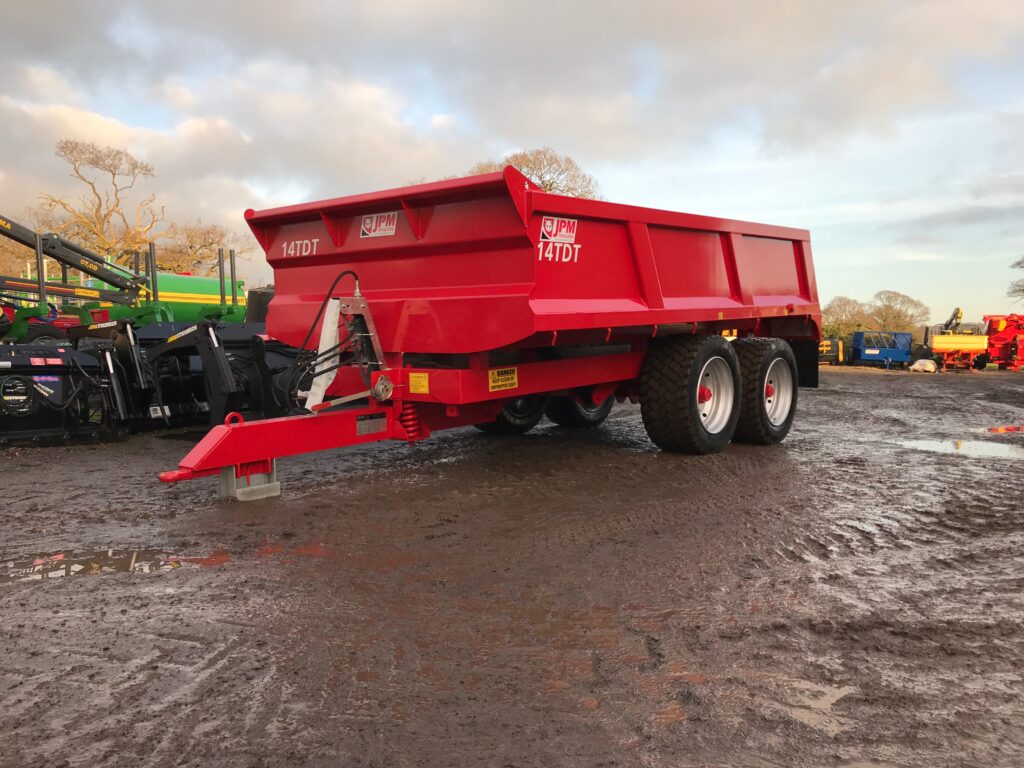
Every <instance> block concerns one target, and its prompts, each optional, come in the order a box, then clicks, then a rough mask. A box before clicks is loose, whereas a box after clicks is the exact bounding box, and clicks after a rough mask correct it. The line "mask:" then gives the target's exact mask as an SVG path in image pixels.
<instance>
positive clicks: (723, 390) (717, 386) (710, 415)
mask: <svg viewBox="0 0 1024 768" xmlns="http://www.w3.org/2000/svg"><path fill="white" fill-rule="evenodd" d="M735 402H736V388H735V386H734V383H733V380H732V368H730V367H729V364H728V363H727V362H725V358H722V357H712V358H711V359H710V360H708V361H707V362H706V363H704V367H703V368H701V369H700V377H699V378H698V379H697V413H698V414H700V423H701V424H702V425H703V426H704V430H705V431H706V432H707V433H708V434H711V435H717V434H718V433H719V432H721V431H722V430H723V429H725V427H726V425H728V423H729V419H730V418H731V417H732V409H733V405H734V404H735Z"/></svg>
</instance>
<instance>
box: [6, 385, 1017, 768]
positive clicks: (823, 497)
mask: <svg viewBox="0 0 1024 768" xmlns="http://www.w3.org/2000/svg"><path fill="white" fill-rule="evenodd" d="M1014 422H1017V423H1019V422H1024V376H1020V375H1014V374H999V373H994V372H993V373H983V374H973V375H972V374H945V375H940V376H928V375H912V374H903V373H883V372H863V371H861V372H858V371H850V370H843V371H835V370H826V371H824V373H823V386H822V388H821V389H820V390H818V391H807V390H804V391H802V393H801V399H800V405H799V416H798V420H797V426H796V427H795V429H794V431H793V433H792V435H791V436H790V439H789V440H788V441H787V442H786V443H785V444H784V445H782V446H778V447H773V448H757V447H748V446H732V447H731V448H730V449H729V450H728V451H727V452H726V453H724V454H722V455H717V456H710V457H687V456H676V455H668V454H662V453H659V452H658V451H656V450H655V449H654V448H653V447H652V446H651V444H650V443H649V442H648V440H647V438H646V437H645V435H644V432H643V428H642V426H641V424H640V419H639V414H638V413H637V410H636V409H635V408H632V407H625V408H619V409H617V410H616V411H615V412H613V415H612V419H611V420H610V421H609V422H608V423H607V424H606V425H605V427H604V428H603V429H601V430H600V431H598V432H593V433H573V432H570V431H567V430H563V429H560V428H556V427H554V426H551V425H546V426H544V427H542V428H539V429H538V430H536V431H535V432H534V433H531V434H530V435H527V436H525V437H522V438H496V437H493V436H488V435H484V434H482V433H479V432H477V431H476V430H473V429H466V430H458V431H455V432H451V433H442V434H439V435H437V436H435V437H434V438H432V439H431V440H430V441H428V442H426V443H424V444H421V445H418V446H415V447H407V446H403V445H397V444H395V445H387V446H376V447H366V448H360V449H355V450H349V451H347V452H334V453H331V454H324V455H320V456H317V457H315V458H306V459H295V460H290V461H284V462H282V463H281V471H280V474H281V479H282V480H283V482H284V485H285V495H284V496H283V497H282V498H280V499H274V500H266V501H260V502H254V503H249V504H238V503H226V502H217V501H216V500H215V499H214V498H213V493H214V481H213V480H209V481H201V482H196V483H191V484H183V485H181V486H175V487H161V486H160V485H159V484H158V483H157V482H156V481H155V475H156V473H157V472H158V471H159V470H161V469H167V468H170V467H172V466H174V465H175V464H176V461H177V459H178V458H179V457H180V456H181V455H182V454H183V453H184V452H185V451H186V449H187V448H188V442H187V439H188V436H187V435H186V436H183V435H181V434H163V435H160V434H150V435H142V436H136V437H133V438H132V439H130V440H129V441H128V442H125V443H122V444H118V445H105V446H94V447H86V448H78V449H71V448H50V449H33V450H6V451H3V452H0V461H2V466H3V469H2V473H3V474H2V475H0V483H2V486H3V494H2V501H3V503H2V506H0V765H2V766H31V765H44V764H45V765H47V766H59V765H73V766H79V765H82V766H96V765H116V766H120V765H140V766H148V765H153V766H157V765H159V766H166V765H179V764H181V765H197V766H198V765H202V766H210V765H224V766H305V765H324V766H340V765H345V766H348V765H352V766H449V765H450V766H559V765H580V766H598V765H600V766H672V767H673V768H674V767H676V766H769V765H772V766H775V765H777V766H833V765H835V766H986V767H991V766H1020V765H1022V764H1024V681H1022V676H1024V624H1022V620H1024V590H1022V587H1024V515H1022V509H1024V504H1022V501H1021V500H1022V496H1024V472H1022V471H1021V468H1022V457H1024V450H1021V449H1019V448H1018V446H1024V437H1022V436H1020V435H1012V434H1010V435H998V436H990V435H988V434H986V433H985V432H984V429H985V428H986V427H988V426H990V425H995V424H1003V423H1014ZM958 440H963V441H966V442H963V443H957V442H955V441H958ZM919 441H920V442H919ZM972 441H973V442H972Z"/></svg>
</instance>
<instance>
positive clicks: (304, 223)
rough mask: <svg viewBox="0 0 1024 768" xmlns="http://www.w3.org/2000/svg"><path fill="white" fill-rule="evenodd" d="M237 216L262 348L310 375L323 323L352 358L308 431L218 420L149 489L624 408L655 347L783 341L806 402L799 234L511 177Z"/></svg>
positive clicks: (811, 355) (806, 244)
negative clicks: (575, 404) (258, 296)
mask: <svg viewBox="0 0 1024 768" xmlns="http://www.w3.org/2000/svg"><path fill="white" fill-rule="evenodd" d="M245 217H246V220H247V222H248V223H249V226H250V227H251V229H252V231H253V233H254V235H255V236H256V238H257V240H258V241H259V242H260V244H261V246H262V247H263V249H264V250H265V252H266V254H267V260H268V262H269V263H270V264H271V266H272V267H273V268H274V277H275V295H274V298H273V300H272V302H271V304H270V308H269V314H268V317H267V332H268V334H269V335H270V336H271V337H273V338H274V339H278V340H280V341H282V342H284V343H286V344H289V345H292V346H294V347H298V348H300V349H305V350H313V349H319V351H320V353H321V357H323V355H326V354H327V353H329V352H330V351H331V346H330V344H331V342H333V343H334V344H335V347H337V346H338V345H339V344H341V343H343V341H344V340H345V339H346V335H345V329H344V327H343V330H342V331H341V332H340V334H339V332H338V329H337V327H334V328H332V327H330V326H331V325H335V326H337V323H338V319H337V318H338V316H339V314H340V316H341V317H342V318H348V319H349V320H351V319H352V318H361V320H360V324H359V325H358V327H357V331H358V332H357V333H355V335H356V336H359V337H361V338H362V337H365V339H367V340H368V341H367V343H366V346H365V347H364V351H367V352H368V353H369V354H368V356H367V358H366V359H364V360H363V362H364V364H363V365H340V367H337V366H335V367H337V370H336V371H331V374H330V376H331V380H330V382H329V384H328V385H327V386H326V387H325V388H324V390H325V391H324V392H323V396H324V405H322V406H320V407H318V411H319V412H318V413H317V414H316V415H312V414H308V413H307V414H305V415H298V416H292V417H284V418H279V419H271V420H267V421H262V422H258V423H239V421H238V419H233V420H232V423H231V424H227V425H223V426H219V427H215V428H214V429H213V430H212V431H211V433H210V434H209V435H208V436H207V437H206V438H205V439H204V440H203V441H202V442H201V443H200V444H199V445H198V446H196V448H195V449H194V450H193V451H192V452H191V453H190V454H189V456H187V457H186V458H185V459H184V460H183V461H182V463H181V465H180V467H179V469H178V470H175V471H173V472H168V473H164V475H163V476H162V479H164V480H165V481H174V480H182V479H188V478H191V477H199V476H203V475H210V474H215V473H217V472H220V471H221V470H222V469H224V468H227V469H228V470H229V472H230V473H233V474H234V478H235V479H236V480H237V479H238V478H244V477H249V476H250V475H252V474H259V475H261V476H269V475H270V474H271V473H270V472H269V467H270V463H272V461H273V459H276V458H278V457H281V456H286V455H292V454H295V453H302V452H308V451H311V450H321V449H325V448H330V447H337V446H340V445H348V444H354V443H359V442H369V441H371V440H376V439H384V438H395V439H405V440H410V441H413V440H418V439H422V438H423V437H426V436H427V435H429V433H430V431H431V430H433V429H439V428H445V427H451V426H462V425H466V424H479V423H481V422H488V421H490V420H493V419H495V417H496V415H497V414H499V413H500V412H502V409H503V408H504V407H505V406H506V405H508V404H509V403H510V402H513V401H517V400H520V399H522V398H528V397H532V396H537V395H540V394H545V395H550V394H553V393H557V394H562V395H565V394H567V393H568V394H569V395H571V396H575V397H582V398H584V399H587V400H589V401H591V402H593V403H598V402H601V401H603V400H606V399H607V398H608V397H610V396H612V395H614V396H616V397H617V398H619V399H625V398H630V399H633V400H634V401H636V400H637V399H639V398H640V394H641V393H640V389H639V382H640V378H641V370H642V368H643V366H644V361H645V359H646V357H647V354H648V351H649V348H650V347H651V345H652V344H653V343H654V342H655V340H660V339H664V338H666V337H671V336H678V335H688V336H701V337H706V336H711V335H715V336H722V335H728V336H729V337H730V338H735V337H741V338H742V337H770V338H775V339H785V340H787V341H788V342H789V344H790V345H791V346H792V349H793V353H794V354H795V358H796V368H797V369H798V371H799V383H800V385H802V386H816V385H817V357H818V342H819V339H820V322H821V318H820V309H819V306H818V298H817V289H816V285H815V278H814V270H813V266H812V261H811V249H810V237H809V234H808V233H807V231H806V230H801V229H791V228H784V227H774V226H768V225H763V224H752V223H747V222H739V221H733V220H728V219H719V218H712V217H706V216H696V215H691V214H683V213H674V212H670V211H662V210H655V209H649V208H640V207H636V206H627V205H619V204H614V203H609V202H604V201H597V200H585V199H578V198H571V197H565V196H561V195H555V194H550V193H546V192H544V191H542V190H540V189H539V188H538V187H536V186H535V185H534V184H533V183H532V182H530V181H529V180H527V179H526V177H524V176H523V175H522V174H520V173H519V172H518V171H516V170H515V169H513V168H511V167H509V168H506V169H505V170H504V171H502V172H499V173H493V174H486V175H482V176H474V177H468V178H464V179H455V180H448V181H442V182H437V183H432V184H424V185H417V186H412V187H406V188H401V189H396V190H389V191H384V192H378V193H372V194H367V195H357V196H352V197H345V198H337V199H333V200H326V201H321V202H315V203H308V204H302V205H295V206H288V207H284V208H277V209H271V210H267V211H261V212H256V211H247V212H246V214H245ZM356 280H357V283H355V284H354V282H355V281H356ZM332 297H334V298H332ZM333 301H337V302H338V305H337V307H336V311H335V313H334V315H333V316H332V314H331V312H330V311H324V309H325V307H327V306H329V305H330V306H335V305H334V304H332V303H330V302H333ZM338 307H340V308H338ZM343 326H344V323H343ZM347 328H348V331H349V333H350V336H349V337H348V338H349V339H350V341H349V343H354V342H352V341H351V334H352V332H353V331H352V329H353V326H352V325H351V323H350V324H349V325H348V326H347ZM339 339H340V341H339ZM371 341H372V344H371V343H370V342H371ZM371 347H372V348H371ZM367 359H368V360H369V362H367ZM321 362H323V360H322V359H321ZM368 368H369V370H368ZM317 370H320V369H319V368H318V369H317ZM794 378H795V377H794ZM382 380H383V382H386V384H387V386H386V387H384V389H383V390H381V389H378V390H377V391H373V390H374V387H376V386H377V385H378V384H381V383H382ZM360 392H361V394H362V396H363V397H362V399H361V400H360V399H359V398H357V397H356V395H358V394H360ZM382 395H384V397H381V396H382ZM332 397H333V398H336V400H335V401H334V404H336V405H337V406H338V407H334V405H332V400H331V398H332ZM341 401H344V402H341ZM320 408H322V409H320ZM259 470H268V471H267V472H263V471H259ZM227 474H228V472H226V473H225V476H226V475H227Z"/></svg>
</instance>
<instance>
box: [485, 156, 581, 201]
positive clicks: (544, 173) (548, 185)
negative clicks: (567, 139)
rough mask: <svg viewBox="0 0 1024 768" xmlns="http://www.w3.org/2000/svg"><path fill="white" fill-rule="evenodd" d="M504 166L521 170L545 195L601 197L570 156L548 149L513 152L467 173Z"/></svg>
mask: <svg viewBox="0 0 1024 768" xmlns="http://www.w3.org/2000/svg"><path fill="white" fill-rule="evenodd" d="M506 165H511V166H514V167H515V168H517V169H518V170H520V171H521V172H522V173H523V175H525V176H527V177H529V178H530V179H531V180H532V181H534V182H535V183H536V184H537V186H539V187H540V188H541V189H543V190H544V191H545V192H555V193H557V194H560V195H572V196H573V197H589V198H597V197H598V196H599V194H600V189H599V188H598V185H597V180H596V179H595V178H594V177H593V176H591V175H590V174H589V173H586V172H585V171H584V170H583V169H582V168H580V166H579V164H578V163H577V162H576V161H575V160H573V159H572V158H571V157H569V156H568V155H560V154H558V153H557V152H555V150H553V149H552V148H551V147H541V148H540V149H528V150H524V151H522V152H513V153H512V154H510V155H507V156H506V157H504V158H502V159H501V160H485V161H483V162H481V163H477V164H476V165H474V166H473V167H472V168H470V169H469V173H470V174H478V173H493V172H494V171H500V170H501V169H502V168H504V167H505V166H506Z"/></svg>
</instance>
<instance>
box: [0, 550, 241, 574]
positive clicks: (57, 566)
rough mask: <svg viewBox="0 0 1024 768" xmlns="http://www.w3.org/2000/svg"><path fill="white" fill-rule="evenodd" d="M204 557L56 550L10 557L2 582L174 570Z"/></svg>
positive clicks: (0, 567) (4, 565) (153, 552)
mask: <svg viewBox="0 0 1024 768" xmlns="http://www.w3.org/2000/svg"><path fill="white" fill-rule="evenodd" d="M215 554H217V553H215ZM224 554H225V555H226V554H227V553H224ZM211 557H212V556H211ZM202 560H203V558H184V557H175V556H174V555H172V554H170V553H168V552H163V551H159V550H154V549H133V550H123V549H122V550H118V549H107V550H101V551H99V552H84V553H83V552H77V553H76V552H57V553H56V554H53V555H46V556H44V557H35V558H32V559H30V560H8V561H7V562H5V563H0V581H6V582H11V581H42V580H43V579H60V578H64V577H65V576H99V575H100V574H103V573H153V572H156V571H173V570H175V569H177V568H181V567H182V566H183V565H196V566H202V565H204V564H205V563H204V562H202Z"/></svg>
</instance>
